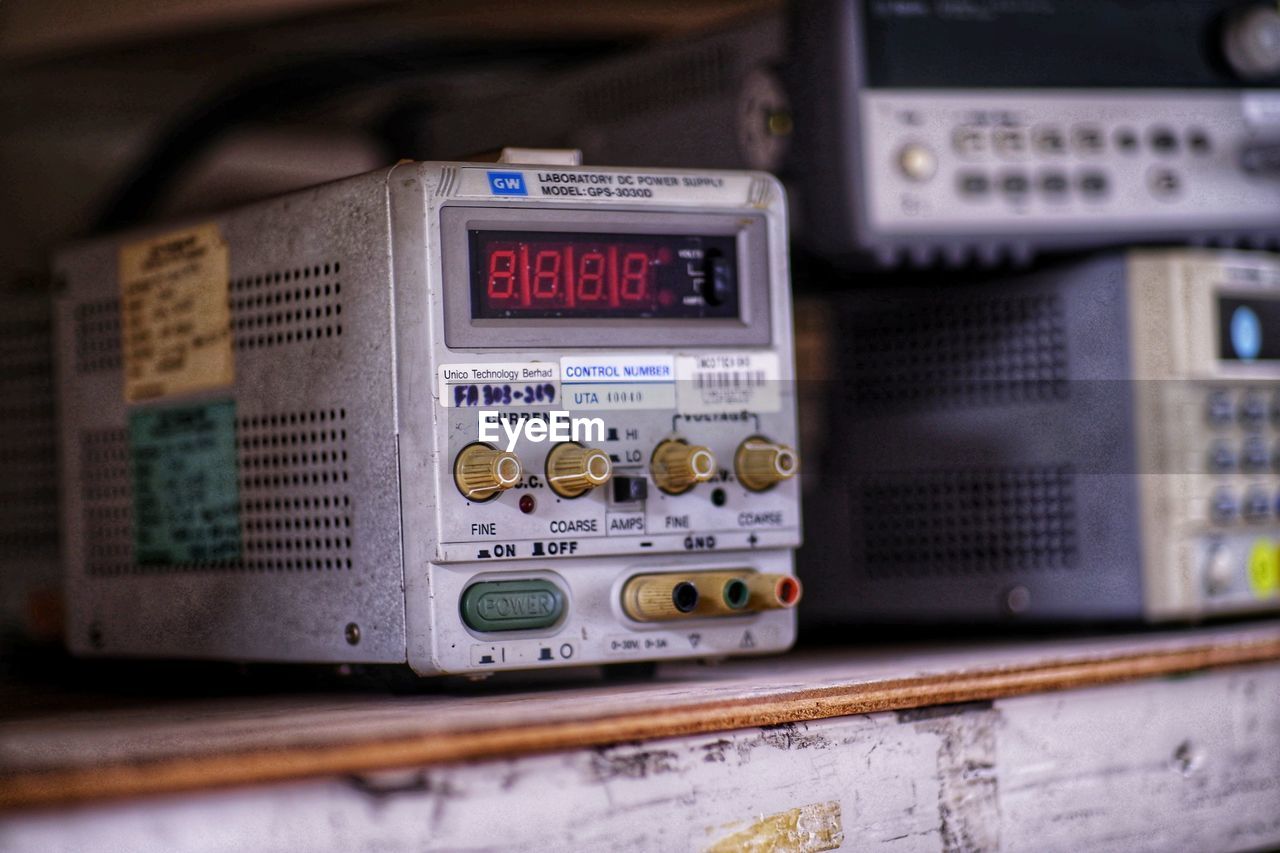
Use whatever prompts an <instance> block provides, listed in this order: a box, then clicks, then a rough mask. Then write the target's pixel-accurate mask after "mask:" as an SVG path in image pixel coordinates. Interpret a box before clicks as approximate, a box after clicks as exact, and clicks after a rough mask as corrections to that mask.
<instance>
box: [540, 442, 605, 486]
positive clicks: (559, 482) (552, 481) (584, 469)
mask: <svg viewBox="0 0 1280 853" xmlns="http://www.w3.org/2000/svg"><path fill="white" fill-rule="evenodd" d="M611 476H613V463H612V462H611V461H609V454H607V453H605V452H604V451H603V450H598V449H596V448H594V447H583V446H582V445H581V444H577V443H575V442H572V441H566V442H564V443H562V444H557V445H556V446H555V447H553V448H551V452H550V453H548V454H547V484H548V485H549V486H551V490H552V491H553V492H555V493H556V494H557V495H559V496H560V497H562V498H576V497H578V496H579V495H581V494H584V493H586V492H589V491H590V490H592V489H594V488H595V487H597V486H603V485H604V484H605V483H607V482H609V478H610V477H611Z"/></svg>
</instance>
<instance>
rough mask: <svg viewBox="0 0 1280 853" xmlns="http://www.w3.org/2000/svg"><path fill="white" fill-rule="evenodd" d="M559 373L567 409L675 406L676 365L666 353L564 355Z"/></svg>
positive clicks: (669, 407)
mask: <svg viewBox="0 0 1280 853" xmlns="http://www.w3.org/2000/svg"><path fill="white" fill-rule="evenodd" d="M560 373H561V376H562V377H563V382H564V405H565V407H566V408H569V409H674V408H675V406H676V386H675V381H676V365H675V358H674V357H672V356H669V355H597V356H566V357H564V358H562V359H560Z"/></svg>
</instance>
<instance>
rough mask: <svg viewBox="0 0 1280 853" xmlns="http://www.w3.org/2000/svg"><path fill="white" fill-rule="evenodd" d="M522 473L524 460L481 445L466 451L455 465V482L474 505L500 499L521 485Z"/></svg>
mask: <svg viewBox="0 0 1280 853" xmlns="http://www.w3.org/2000/svg"><path fill="white" fill-rule="evenodd" d="M522 473H523V471H522V468H521V465H520V458H519V457H518V456H516V455H515V454H514V453H508V452H507V451H505V450H498V449H497V448H495V447H491V446H489V445H488V444H482V443H480V442H476V443H475V444H468V445H467V446H466V447H464V448H462V452H461V453H459V454H458V458H457V459H456V460H454V463H453V481H454V482H455V483H457V484H458V491H460V492H462V495H463V497H465V498H466V499H467V500H472V501H487V500H489V499H490V498H493V497H496V496H497V495H498V493H499V492H504V491H506V490H507V489H509V488H511V487H512V486H514V485H515V484H516V483H518V482H520V475H521V474H522Z"/></svg>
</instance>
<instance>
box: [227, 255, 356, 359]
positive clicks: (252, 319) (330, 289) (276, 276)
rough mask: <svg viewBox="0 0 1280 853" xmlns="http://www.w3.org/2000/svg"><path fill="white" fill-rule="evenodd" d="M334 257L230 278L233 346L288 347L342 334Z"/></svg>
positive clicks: (338, 269)
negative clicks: (258, 273)
mask: <svg viewBox="0 0 1280 853" xmlns="http://www.w3.org/2000/svg"><path fill="white" fill-rule="evenodd" d="M341 272H342V265H341V263H339V262H336V261H334V262H330V263H324V264H315V265H313V266H307V267H295V268H293V269H288V270H283V271H276V272H270V273H263V274H261V275H251V276H244V277H242V278H237V279H234V280H232V282H231V288H230V299H231V329H232V332H233V333H234V335H235V345H236V348H237V349H241V350H246V349H247V350H253V349H262V348H264V347H276V346H288V345H290V344H296V343H306V342H308V341H319V340H331V339H333V338H336V337H340V336H341V335H342V324H343V317H342V282H341V281H340V280H339V275H340V274H341Z"/></svg>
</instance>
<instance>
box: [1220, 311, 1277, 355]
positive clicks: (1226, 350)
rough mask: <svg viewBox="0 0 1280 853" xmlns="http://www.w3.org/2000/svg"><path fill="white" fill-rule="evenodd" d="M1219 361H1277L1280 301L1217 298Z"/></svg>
mask: <svg viewBox="0 0 1280 853" xmlns="http://www.w3.org/2000/svg"><path fill="white" fill-rule="evenodd" d="M1218 358H1220V359H1222V360H1224V361H1275V360H1280V298H1277V299H1244V298H1240V297H1235V296H1220V297H1218Z"/></svg>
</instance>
